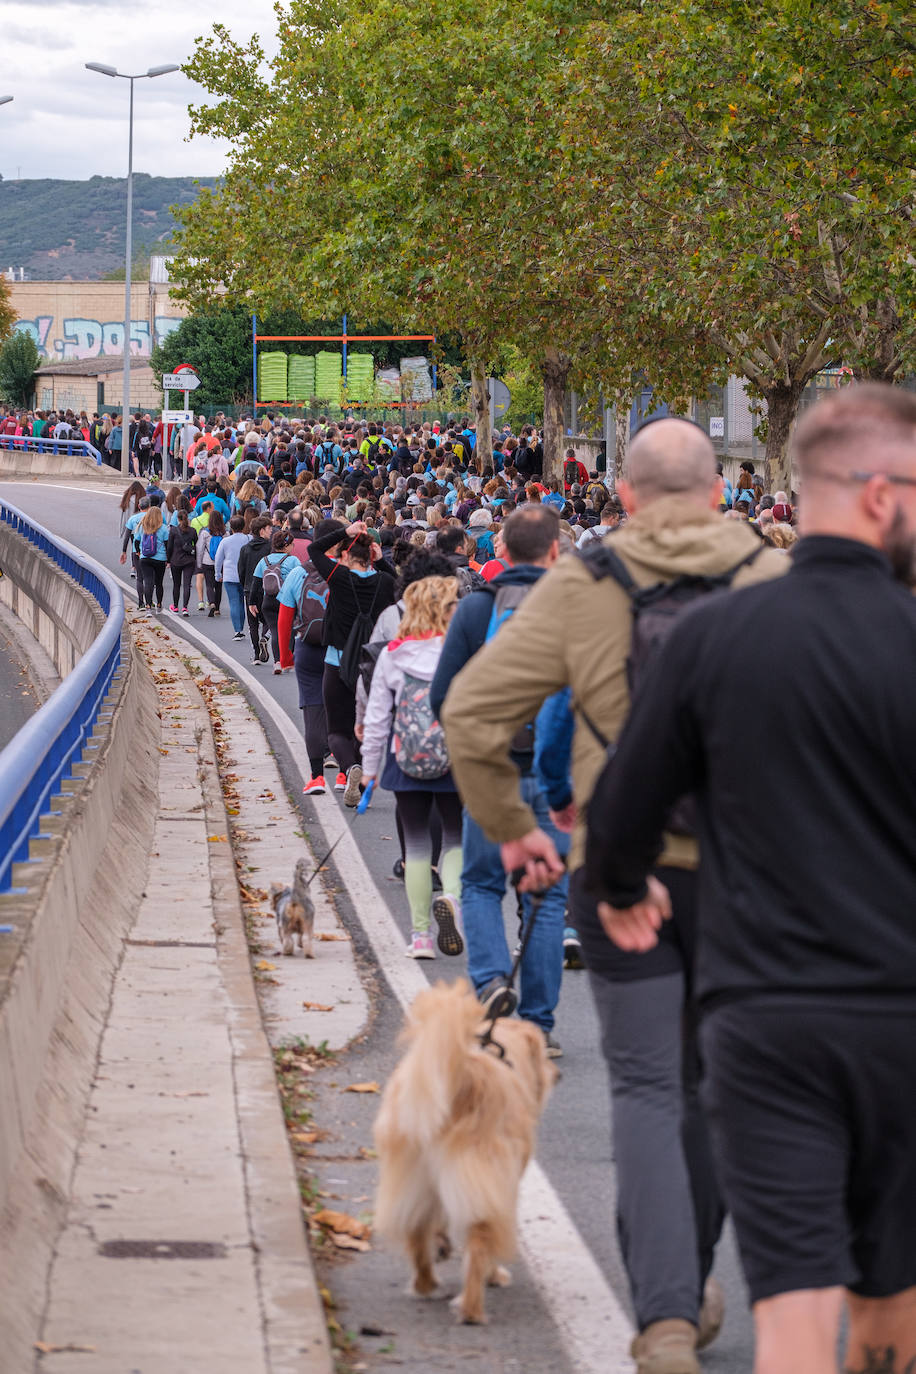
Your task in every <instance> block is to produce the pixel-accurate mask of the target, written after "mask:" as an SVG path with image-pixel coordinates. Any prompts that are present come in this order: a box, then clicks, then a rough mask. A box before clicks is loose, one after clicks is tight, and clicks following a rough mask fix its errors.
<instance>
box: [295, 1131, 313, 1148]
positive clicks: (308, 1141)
mask: <svg viewBox="0 0 916 1374" xmlns="http://www.w3.org/2000/svg"><path fill="white" fill-rule="evenodd" d="M292 1137H293V1140H298V1142H299V1144H300V1145H314V1144H315V1141H316V1140H317V1139H318V1132H317V1131H293V1132H292Z"/></svg>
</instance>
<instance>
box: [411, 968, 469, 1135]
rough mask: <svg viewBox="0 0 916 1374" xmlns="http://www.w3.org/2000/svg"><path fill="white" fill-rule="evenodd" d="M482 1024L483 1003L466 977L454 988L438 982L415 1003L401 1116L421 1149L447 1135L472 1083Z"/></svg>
mask: <svg viewBox="0 0 916 1374" xmlns="http://www.w3.org/2000/svg"><path fill="white" fill-rule="evenodd" d="M480 1021H481V1009H480V1003H479V1002H478V1001H477V998H476V997H475V996H474V993H473V992H472V991H471V987H470V984H469V983H468V982H467V980H466V979H464V978H459V979H458V981H457V982H456V983H453V984H452V985H451V986H449V985H448V984H447V983H444V982H438V983H436V985H435V986H434V987H431V988H427V989H425V990H424V991H423V992H421V993H420V994H419V995H418V996H417V997H416V998H415V999H414V1002H413V1005H412V1006H411V1008H410V1014H409V1019H408V1023H407V1028H406V1031H405V1038H406V1039H407V1040H408V1041H409V1043H410V1049H409V1050H408V1053H407V1055H406V1058H405V1063H404V1067H405V1070H406V1072H405V1073H404V1075H403V1077H402V1081H401V1091H400V1095H399V1096H400V1102H399V1111H398V1116H399V1126H400V1128H401V1130H402V1131H403V1132H404V1134H405V1135H406V1136H408V1137H409V1138H410V1139H412V1140H414V1141H415V1142H416V1143H417V1144H418V1145H420V1146H428V1145H429V1144H431V1143H432V1141H433V1140H435V1139H436V1137H437V1136H438V1135H439V1134H440V1133H441V1131H442V1130H443V1128H444V1127H445V1125H446V1123H447V1122H448V1120H449V1118H450V1117H451V1115H452V1113H453V1110H454V1103H455V1101H456V1099H457V1098H458V1096H459V1094H460V1093H461V1091H462V1089H464V1088H468V1087H469V1086H470V1084H471V1067H470V1061H469V1051H470V1050H471V1049H472V1047H473V1046H474V1043H475V1038H476V1034H477V1029H478V1027H479V1025H480ZM408 1066H409V1067H408Z"/></svg>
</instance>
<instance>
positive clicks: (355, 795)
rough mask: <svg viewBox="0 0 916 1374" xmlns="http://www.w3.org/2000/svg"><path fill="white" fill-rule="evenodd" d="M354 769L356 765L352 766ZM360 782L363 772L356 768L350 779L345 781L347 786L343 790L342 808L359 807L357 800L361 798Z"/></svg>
mask: <svg viewBox="0 0 916 1374" xmlns="http://www.w3.org/2000/svg"><path fill="white" fill-rule="evenodd" d="M354 767H356V765H354ZM362 780H363V770H362V769H361V768H358V767H357V768H356V773H354V774H353V776H352V778H348V779H347V785H346V787H345V788H344V795H343V800H344V806H359V799H360V797H361V796H362V793H361V792H360V790H359V785H360V783H361V782H362Z"/></svg>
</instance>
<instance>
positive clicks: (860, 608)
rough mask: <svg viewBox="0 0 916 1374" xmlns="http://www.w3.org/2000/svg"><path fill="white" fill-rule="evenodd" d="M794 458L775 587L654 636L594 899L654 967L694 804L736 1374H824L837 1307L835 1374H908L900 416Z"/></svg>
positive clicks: (904, 419) (912, 760)
mask: <svg viewBox="0 0 916 1374" xmlns="http://www.w3.org/2000/svg"><path fill="white" fill-rule="evenodd" d="M794 449H795V461H796V465H797V467H798V469H799V471H800V474H801V478H802V483H803V486H802V491H803V504H802V508H801V532H802V535H803V536H804V537H803V538H802V541H801V543H800V544H799V546H798V549H797V551H796V552H795V555H794V558H793V560H792V565H791V570H790V572H789V575H788V577H786V579H785V580H784V581H780V582H779V583H773V584H770V585H761V586H758V587H754V588H751V589H749V590H747V591H744V592H739V593H736V594H735V595H734V596H733V597H731V598H730V599H729V601H730V604H721V603H720V604H719V605H718V606H717V605H714V604H709V605H706V606H700V607H698V608H697V609H696V611H695V612H694V613H693V614H692V615H691V616H690V618H689V622H690V623H689V624H688V622H687V621H683V622H681V623H679V624H678V625H676V626H675V627H674V629H673V630H672V633H671V635H670V637H669V639H668V641H667V643H666V644H665V646H664V648H663V649H662V651H661V654H660V655H659V659H658V662H657V665H656V671H655V673H654V675H653V677H652V680H651V682H649V683H647V685H646V690H645V692H644V693H641V694H640V696H639V699H638V700H637V701H636V702H635V704H634V709H633V713H632V716H631V719H630V722H629V724H628V727H627V730H626V732H625V734H624V736H623V738H622V740H621V743H620V747H619V749H618V751H617V753H616V755H615V757H614V759H613V761H612V763H611V764H609V765H608V766H607V768H606V769H605V771H604V772H603V774H602V776H601V778H600V779H599V780H598V782H597V784H596V790H595V795H594V798H593V802H592V807H591V810H590V815H589V845H588V864H587V869H588V880H589V886H590V889H591V890H593V891H596V892H600V893H603V894H606V897H607V904H606V905H602V908H601V913H600V914H601V916H602V920H603V922H604V925H605V927H606V929H607V931H608V933H609V934H610V935H611V937H612V938H613V939H614V940H615V942H617V943H618V944H619V945H620V947H621V949H623V950H626V951H629V952H631V957H636V958H640V957H643V956H642V955H640V954H639V953H637V951H639V950H648V951H649V956H647V957H651V954H653V953H654V952H655V951H656V950H657V949H658V948H660V945H658V944H656V941H657V938H658V935H657V928H658V926H659V924H660V923H661V922H663V921H664V918H665V917H666V916H667V915H668V910H669V901H668V896H667V894H666V893H665V891H664V889H663V888H662V887H661V886H660V885H659V883H658V881H657V877H658V872H657V870H656V877H654V878H653V876H652V872H653V868H654V863H655V855H656V854H657V853H658V851H659V849H660V847H661V845H662V843H663V840H662V832H663V827H664V824H665V819H666V816H667V814H668V807H669V806H670V804H671V802H672V800H673V799H674V798H675V797H679V796H682V795H683V794H684V793H686V792H690V793H693V794H694V795H695V797H696V802H697V808H698V815H699V828H700V834H701V837H702V856H703V865H702V871H701V879H700V882H701V892H700V898H701V900H700V910H701V920H700V938H699V941H698V957H697V966H696V990H697V999H698V1005H699V1008H700V1011H701V1014H702V1031H701V1044H702V1050H703V1062H704V1070H705V1075H706V1077H705V1080H704V1089H703V1091H704V1098H705V1101H706V1103H707V1106H708V1108H709V1113H710V1123H711V1126H712V1130H713V1138H714V1144H715V1147H716V1160H717V1163H718V1164H719V1166H720V1169H719V1177H720V1181H721V1183H722V1187H723V1190H724V1193H725V1198H726V1201H727V1203H728V1207H729V1211H730V1212H731V1213H732V1216H733V1218H734V1223H735V1230H736V1233H737V1237H738V1246H739V1249H740V1252H741V1259H742V1263H743V1266H744V1270H745V1275H746V1277H747V1281H748V1287H749V1289H750V1293H751V1301H752V1303H753V1306H754V1321H755V1326H756V1333H757V1351H756V1360H755V1364H754V1370H755V1374H836V1369H837V1338H838V1331H839V1324H840V1313H841V1309H842V1307H843V1304H844V1300H845V1302H846V1305H847V1307H848V1312H849V1346H848V1349H847V1352H846V1358H845V1359H844V1360H843V1362H842V1367H843V1369H844V1370H846V1371H847V1374H907V1371H912V1370H914V1369H916V1105H914V1101H916V1099H914V1084H916V1033H914V1032H916V713H914V710H913V691H914V684H916V600H914V597H913V594H912V593H913V584H914V581H916V397H914V396H913V395H911V394H909V393H907V392H905V391H903V389H902V388H899V387H889V386H885V387H882V386H877V385H863V386H850V387H848V388H844V390H843V391H841V392H837V393H835V394H833V395H831V396H830V398H829V399H828V400H825V401H822V402H820V403H819V404H818V405H817V406H815V407H814V408H813V409H812V410H811V411H810V412H809V413H808V414H807V415H806V416H805V418H804V419H803V420H802V422H801V423H800V424H799V426H798V429H797V431H796V435H795V441H794ZM736 623H738V624H741V625H747V624H752V625H753V626H754V633H753V636H751V637H750V638H748V637H747V636H744V635H737V634H736V633H735V624H736ZM761 646H765V648H763V649H761ZM739 703H740V707H741V710H742V711H743V712H745V713H746V715H747V717H748V718H749V719H752V720H754V721H757V722H759V723H760V725H759V728H760V733H761V736H762V737H763V738H764V739H766V741H767V749H766V756H765V758H763V759H758V760H757V766H756V767H754V768H753V769H752V770H751V769H748V767H747V761H746V759H744V758H743V757H742V756H741V752H740V750H736V749H735V741H734V732H733V728H732V725H731V722H732V721H733V720H734V713H735V708H736V704H739ZM751 814H753V817H754V838H755V843H754V845H753V846H750V847H749V846H748V845H747V842H746V836H747V820H748V816H749V815H751ZM671 895H672V897H673V898H674V901H675V907H676V902H677V898H676V895H675V893H674V892H672V894H671Z"/></svg>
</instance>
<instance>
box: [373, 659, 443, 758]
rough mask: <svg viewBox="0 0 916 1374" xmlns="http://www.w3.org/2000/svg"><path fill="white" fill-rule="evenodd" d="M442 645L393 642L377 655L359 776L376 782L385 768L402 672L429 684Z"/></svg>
mask: <svg viewBox="0 0 916 1374" xmlns="http://www.w3.org/2000/svg"><path fill="white" fill-rule="evenodd" d="M444 642H445V640H444V636H443V635H436V636H435V637H434V638H432V639H393V640H392V641H391V643H390V644H388V645H387V646H386V647H385V648H384V649H383V650H382V652H381V653H380V654H379V657H378V662H377V663H376V665H375V671H374V673H373V674H372V688H371V690H370V692H369V702H368V705H367V706H366V718H365V720H364V722H363V730H364V733H363V749H362V754H363V776H364V777H367V778H378V777H380V776H381V773H382V770H383V769H384V767H385V760H386V757H387V752H388V736H389V735H390V734H391V722H392V718H393V716H394V710H395V707H396V705H397V701H398V697H399V696H400V695H401V688H402V687H403V686H404V674H405V672H407V673H410V674H412V676H413V677H419V678H423V679H424V681H426V682H432V680H433V678H434V677H435V674H436V668H437V667H438V665H439V656H440V654H441V653H442V645H443V643H444Z"/></svg>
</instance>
